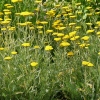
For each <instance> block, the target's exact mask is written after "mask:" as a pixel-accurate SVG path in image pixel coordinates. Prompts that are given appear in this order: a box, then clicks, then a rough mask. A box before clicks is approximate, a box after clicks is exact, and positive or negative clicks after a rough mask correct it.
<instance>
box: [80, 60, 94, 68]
mask: <svg viewBox="0 0 100 100" xmlns="http://www.w3.org/2000/svg"><path fill="white" fill-rule="evenodd" d="M82 65H83V66H88V67H92V66H94V65H93V64H92V63H90V62H88V61H82Z"/></svg>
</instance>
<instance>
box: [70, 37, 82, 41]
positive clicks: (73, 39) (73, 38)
mask: <svg viewBox="0 0 100 100" xmlns="http://www.w3.org/2000/svg"><path fill="white" fill-rule="evenodd" d="M79 37H80V36H74V37H72V38H71V39H70V40H71V41H75V40H77V39H79Z"/></svg>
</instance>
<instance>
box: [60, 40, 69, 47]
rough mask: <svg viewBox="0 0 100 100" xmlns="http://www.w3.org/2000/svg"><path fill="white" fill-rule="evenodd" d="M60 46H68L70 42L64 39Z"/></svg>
mask: <svg viewBox="0 0 100 100" xmlns="http://www.w3.org/2000/svg"><path fill="white" fill-rule="evenodd" d="M60 46H61V47H67V46H70V43H68V42H65V41H62V42H61V43H60Z"/></svg>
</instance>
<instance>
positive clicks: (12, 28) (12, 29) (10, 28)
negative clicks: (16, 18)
mask: <svg viewBox="0 0 100 100" xmlns="http://www.w3.org/2000/svg"><path fill="white" fill-rule="evenodd" d="M15 29H16V28H15V27H9V28H8V30H9V31H14V30H15Z"/></svg>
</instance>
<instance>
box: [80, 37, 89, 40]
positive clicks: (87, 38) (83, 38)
mask: <svg viewBox="0 0 100 100" xmlns="http://www.w3.org/2000/svg"><path fill="white" fill-rule="evenodd" d="M81 39H82V40H85V41H87V40H89V36H83V37H82V38H81Z"/></svg>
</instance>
